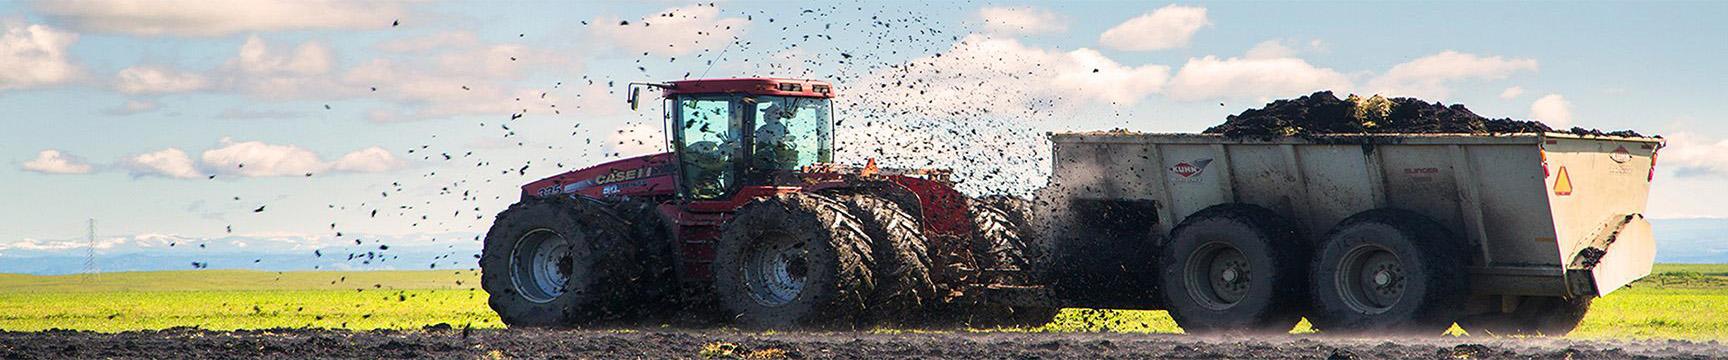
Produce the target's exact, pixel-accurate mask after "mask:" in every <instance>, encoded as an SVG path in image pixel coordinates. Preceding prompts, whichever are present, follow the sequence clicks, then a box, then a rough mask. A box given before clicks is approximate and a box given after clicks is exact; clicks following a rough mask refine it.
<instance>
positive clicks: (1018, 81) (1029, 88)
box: [864, 35, 1170, 108]
mask: <svg viewBox="0 0 1728 360" xmlns="http://www.w3.org/2000/svg"><path fill="white" fill-rule="evenodd" d="M942 54H943V55H942V56H940V57H927V58H924V59H919V60H916V61H915V62H918V63H927V65H928V66H920V67H919V68H920V71H940V73H936V72H931V73H928V74H916V75H912V77H911V78H906V77H903V76H900V75H892V74H883V75H885V76H881V77H879V78H877V79H874V80H869V81H866V85H864V86H866V87H870V86H880V85H882V84H886V83H898V82H900V81H901V80H902V79H904V80H915V81H917V82H920V83H924V85H923V87H922V88H921V89H920V88H912V87H901V88H899V89H902V90H900V91H899V92H900V93H898V94H894V95H887V96H899V97H904V98H911V99H924V98H928V99H929V100H930V101H931V102H934V103H938V104H940V103H949V102H966V101H977V99H983V98H1001V99H1010V98H1014V99H1018V100H1022V101H1036V100H1052V99H1064V100H1065V102H1066V104H1065V105H1076V104H1081V103H1114V104H1117V105H1120V106H1127V105H1132V104H1134V103H1136V102H1139V101H1140V100H1141V99H1144V98H1145V97H1146V96H1149V95H1151V94H1153V93H1156V92H1158V90H1159V89H1161V88H1162V87H1163V86H1164V84H1165V81H1166V80H1168V79H1169V78H1170V68H1169V67H1168V66H1163V65H1141V66H1132V65H1123V64H1121V63H1118V62H1116V61H1115V60H1113V59H1110V58H1109V57H1107V56H1104V54H1103V53H1100V52H1098V51H1097V50H1093V49H1086V48H1081V49H1075V50H1071V51H1060V50H1047V49H1041V48H1036V47H1030V46H1026V45H1024V44H1021V43H1020V41H1018V40H1015V39H1000V38H997V39H993V38H988V37H985V36H982V35H971V36H967V37H966V38H964V39H962V40H961V41H960V42H959V43H956V44H955V45H954V48H952V49H949V50H948V51H947V52H944V53H942ZM925 69H928V70H925ZM980 82H983V83H987V84H989V86H984V87H980V86H978V84H979V83H980ZM924 89H938V90H941V92H940V93H926V92H925V91H924ZM1002 89H1020V90H1019V91H1023V92H1025V94H1024V95H1027V96H1021V97H1014V96H1004V95H1005V94H1003V93H1001V90H1002ZM953 91H971V92H978V93H979V94H977V95H978V96H960V95H958V94H954V93H953ZM952 105H955V107H956V108H957V107H958V106H960V105H959V104H952Z"/></svg>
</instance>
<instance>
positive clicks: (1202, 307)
mask: <svg viewBox="0 0 1728 360" xmlns="http://www.w3.org/2000/svg"><path fill="white" fill-rule="evenodd" d="M1305 245H1306V244H1304V243H1303V242H1302V239H1301V237H1300V236H1298V235H1297V234H1296V231H1295V228H1294V227H1293V226H1291V225H1290V224H1289V222H1287V221H1286V220H1284V218H1283V217H1282V216H1279V215H1278V214H1277V213H1273V212H1272V211H1270V210H1266V209H1265V208H1260V207H1256V206H1251V205H1240V204H1227V205H1218V206H1213V207H1210V208H1206V209H1205V210H1201V211H1200V212H1197V213H1194V215H1191V216H1189V217H1188V218H1187V219H1184V220H1183V221H1182V223H1181V224H1179V225H1178V226H1177V227H1176V229H1174V230H1173V231H1171V240H1170V244H1169V245H1168V246H1166V247H1165V248H1164V253H1163V255H1162V257H1161V259H1160V260H1159V264H1160V266H1161V267H1162V269H1161V271H1160V272H1159V274H1160V280H1161V281H1162V282H1163V289H1164V291H1163V296H1164V300H1165V304H1166V305H1167V306H1168V308H1169V310H1170V316H1171V317H1172V318H1174V319H1175V320H1176V324H1177V325H1180V326H1181V327H1182V329H1183V330H1184V331H1186V332H1187V333H1190V334H1203V333H1219V332H1250V333H1260V332H1265V333H1286V332H1289V331H1290V329H1291V328H1293V327H1295V326H1296V323H1297V321H1299V320H1300V319H1301V314H1299V313H1298V311H1300V310H1301V308H1302V305H1303V302H1302V300H1303V299H1304V297H1305V295H1306V294H1305V292H1304V291H1303V289H1304V288H1305V279H1306V278H1305V274H1306V270H1305V269H1304V267H1305V266H1306V265H1307V262H1306V256H1305V255H1306V254H1307V252H1306V250H1307V248H1306V246H1305Z"/></svg>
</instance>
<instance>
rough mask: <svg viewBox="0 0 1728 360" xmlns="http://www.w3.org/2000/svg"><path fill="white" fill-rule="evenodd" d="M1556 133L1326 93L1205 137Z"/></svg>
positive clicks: (1442, 109) (1461, 112)
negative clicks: (1213, 135) (1344, 97)
mask: <svg viewBox="0 0 1728 360" xmlns="http://www.w3.org/2000/svg"><path fill="white" fill-rule="evenodd" d="M1551 131H1557V130H1554V129H1551V128H1549V127H1548V126H1547V125H1543V124H1542V123H1540V122H1535V121H1522V120H1512V119H1489V118H1485V117H1482V116H1481V115H1476V113H1474V112H1471V111H1470V109H1467V108H1464V105H1461V104H1453V105H1451V106H1447V105H1445V104H1441V103H1428V102H1426V101H1422V100H1421V99H1416V98H1391V99H1386V98H1382V97H1379V96H1374V97H1371V98H1359V97H1356V96H1354V95H1352V96H1351V97H1350V98H1349V99H1339V98H1338V97H1337V96H1334V95H1332V92H1331V91H1321V92H1316V93H1314V94H1311V95H1308V96H1303V97H1299V98H1296V99H1294V100H1277V101H1273V102H1272V103H1270V104H1266V106H1265V107H1262V108H1259V109H1248V110H1247V111H1243V112H1242V113H1241V114H1237V115H1231V116H1229V117H1228V118H1226V119H1225V121H1224V123H1223V124H1220V125H1218V126H1214V127H1212V128H1210V129H1206V131H1205V132H1206V133H1211V134H1224V135H1225V136H1229V137H1253V138H1270V137H1280V136H1309V135H1321V134H1362V133H1472V134H1486V133H1534V132H1551ZM1561 132H1570V133H1573V134H1578V135H1613V136H1641V135H1639V134H1638V133H1637V132H1633V131H1631V130H1622V131H1615V132H1603V131H1601V130H1595V129H1585V128H1576V127H1575V128H1572V129H1571V130H1565V131H1561Z"/></svg>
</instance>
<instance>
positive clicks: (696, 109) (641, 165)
mask: <svg viewBox="0 0 1728 360" xmlns="http://www.w3.org/2000/svg"><path fill="white" fill-rule="evenodd" d="M644 87H651V88H657V89H660V90H661V92H662V93H663V95H664V96H663V97H664V108H665V119H666V122H665V131H666V138H667V139H669V147H670V149H671V151H670V152H667V153H660V154H653V155H646V156H640V157H634V158H628V159H622V160H617V161H612V162H608V163H604V164H600V165H596V166H593V167H589V168H585V169H581V170H575V171H570V172H566V173H563V174H558V175H556V176H552V177H548V178H545V179H542V180H539V181H535V182H532V183H529V184H527V185H524V186H523V187H522V197H521V201H520V202H518V203H516V204H515V205H512V206H510V208H509V209H508V210H505V211H503V212H501V213H499V214H498V217H497V220H496V222H495V223H494V224H493V226H492V228H491V230H490V231H488V232H487V234H486V242H485V247H484V250H483V251H482V256H481V259H480V267H481V271H482V281H481V286H482V287H483V288H484V289H485V290H486V292H487V293H488V294H490V296H491V298H490V304H491V306H492V309H493V310H496V311H497V312H498V314H499V316H500V317H501V318H502V319H503V320H504V322H505V323H506V324H510V325H577V326H581V325H590V324H602V323H615V322H629V321H639V320H644V319H656V318H658V319H667V318H670V317H671V316H682V317H684V318H691V317H709V318H718V319H724V320H726V321H732V322H735V323H737V324H739V325H743V326H747V327H755V328H804V327H819V328H850V327H868V326H877V325H915V326H917V325H928V324H931V322H930V321H927V320H929V319H955V320H958V321H962V322H965V323H967V324H969V325H975V326H977V325H982V326H995V325H1004V326H1012V325H1029V324H1042V323H1044V322H1047V321H1049V320H1050V319H1051V318H1052V317H1053V316H1054V315H1055V310H1056V309H1055V308H1054V307H1039V306H1007V305H993V304H990V303H988V302H985V301H982V300H980V298H981V294H982V293H983V292H984V289H986V288H990V287H993V286H994V287H1013V286H1021V285H1026V284H1028V283H1030V282H1033V281H1034V279H1033V278H1034V276H1035V275H1036V274H1037V272H1036V271H1034V269H1033V266H1034V265H1035V264H1037V263H1039V261H1037V258H1038V257H1040V256H1042V255H1041V254H1042V251H1043V249H1041V247H1040V246H1037V245H1035V243H1036V241H1035V239H1032V237H1034V235H1032V231H1030V230H1031V229H1029V228H1028V222H1027V217H1026V216H1027V214H1026V212H1027V211H1028V209H1029V206H1027V204H1025V202H1024V201H1023V200H1019V199H1017V198H1009V197H987V198H982V199H972V198H969V197H967V196H966V195H964V194H961V193H960V192H958V191H955V189H954V188H953V182H952V181H951V180H950V179H949V173H948V172H947V171H941V170H893V169H879V168H877V167H876V166H875V163H874V161H873V160H872V161H870V162H869V164H867V165H865V166H862V167H857V166H850V167H848V166H838V165H835V164H834V163H833V157H834V136H833V124H834V121H833V120H834V116H833V109H832V106H831V104H830V102H831V100H832V98H833V97H834V96H835V91H834V88H833V87H832V86H831V85H829V84H828V83H825V82H821V81H811V80H793V79H766V78H750V79H712V80H687V81H673V82H670V83H665V84H631V87H630V90H631V91H630V96H629V103H630V105H631V107H632V108H635V107H636V105H637V102H638V99H639V94H640V90H641V89H642V88H644Z"/></svg>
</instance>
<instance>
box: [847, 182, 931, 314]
mask: <svg viewBox="0 0 1728 360" xmlns="http://www.w3.org/2000/svg"><path fill="white" fill-rule="evenodd" d="M841 202H842V203H844V204H845V205H846V208H847V210H849V211H850V212H851V214H852V216H853V217H856V218H857V219H858V220H859V223H860V224H861V225H863V228H864V233H865V234H867V235H869V237H870V240H871V249H872V250H871V251H872V252H873V253H874V255H873V257H874V258H875V259H876V268H875V269H872V272H871V273H872V274H874V275H875V276H876V279H875V280H876V291H875V293H874V294H872V295H871V296H870V300H869V306H868V308H869V309H870V310H869V314H868V315H869V317H870V320H871V321H872V322H874V323H877V324H886V325H912V324H910V323H911V322H913V321H914V320H915V318H916V317H917V314H918V313H919V312H920V311H922V310H924V309H925V307H926V306H927V305H929V302H930V301H932V299H935V297H936V286H935V284H934V283H933V282H931V280H930V255H929V253H928V251H927V249H926V248H925V246H926V245H928V240H926V239H925V238H924V229H923V228H922V226H921V224H920V223H919V222H918V219H916V218H913V217H912V215H911V214H908V213H906V210H904V209H902V208H901V207H900V205H898V204H895V203H894V202H892V201H888V200H887V199H883V198H880V197H876V196H874V195H844V196H842V197H841Z"/></svg>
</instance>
